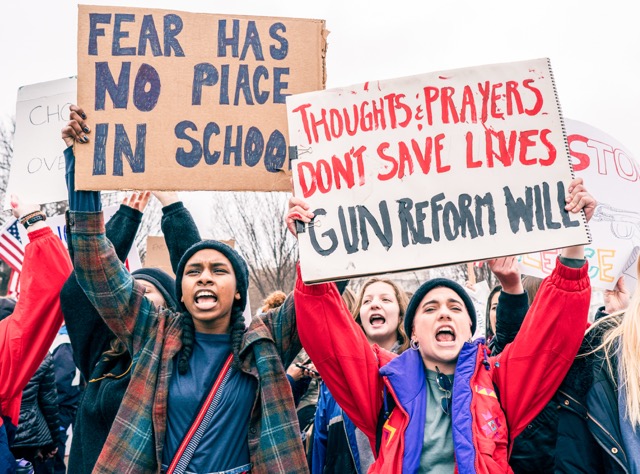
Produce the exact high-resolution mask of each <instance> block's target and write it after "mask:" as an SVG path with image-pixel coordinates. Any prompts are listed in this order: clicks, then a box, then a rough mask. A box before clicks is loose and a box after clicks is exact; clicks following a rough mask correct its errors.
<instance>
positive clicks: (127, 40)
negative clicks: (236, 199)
mask: <svg viewBox="0 0 640 474" xmlns="http://www.w3.org/2000/svg"><path fill="white" fill-rule="evenodd" d="M325 36H326V30H325V29H324V21H322V20H306V19H295V18H271V17H250V16H241V15H212V14H200V13H187V12H179V11H168V10H156V9H139V8H125V7H104V6H89V5H80V6H79V10H78V78H79V81H78V102H79V105H80V106H82V107H83V109H84V110H85V112H86V113H87V116H88V121H89V124H90V125H91V128H92V132H91V134H90V140H91V142H92V143H90V144H89V145H86V146H78V147H76V148H77V150H76V152H77V154H78V155H79V156H78V160H77V167H76V184H77V187H78V189H85V190H86V189H92V190H105V189H148V190H234V191H243V190H244V191H283V190H288V189H289V188H290V181H289V180H290V176H291V175H290V166H289V156H288V137H287V126H286V118H287V117H286V108H285V98H286V97H287V96H288V95H290V94H296V93H301V92H307V91H314V90H319V89H322V88H323V87H324V80H325V79H324V55H325V49H326V41H325Z"/></svg>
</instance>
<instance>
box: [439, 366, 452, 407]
mask: <svg viewBox="0 0 640 474" xmlns="http://www.w3.org/2000/svg"><path fill="white" fill-rule="evenodd" d="M436 383H437V384H438V388H439V389H440V390H442V391H443V392H444V395H443V396H442V398H440V408H442V411H443V412H444V414H445V415H451V390H452V389H453V384H452V383H451V379H450V378H449V377H447V376H446V375H445V374H443V373H442V372H440V369H439V368H438V366H436Z"/></svg>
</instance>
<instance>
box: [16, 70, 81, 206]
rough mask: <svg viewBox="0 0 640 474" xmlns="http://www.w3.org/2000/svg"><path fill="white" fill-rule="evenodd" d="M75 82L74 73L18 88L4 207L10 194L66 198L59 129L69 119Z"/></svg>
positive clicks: (46, 199) (33, 198) (38, 199)
mask: <svg viewBox="0 0 640 474" xmlns="http://www.w3.org/2000/svg"><path fill="white" fill-rule="evenodd" d="M76 83H77V81H76V78H75V77H67V78H64V79H57V80H55V81H49V82H41V83H39V84H33V85H29V86H23V87H21V88H20V89H19V90H18V101H17V103H16V133H15V138H14V149H13V160H12V162H11V171H10V173H9V184H8V186H7V193H6V197H5V202H4V208H5V209H9V207H10V206H9V202H10V199H9V198H10V196H11V195H12V194H17V195H18V196H23V197H26V196H28V197H29V200H30V201H31V202H36V203H38V204H45V203H49V202H57V201H63V200H65V199H67V187H66V184H65V179H64V174H65V168H64V155H63V151H64V149H65V144H64V142H63V141H62V139H61V138H60V132H61V130H62V128H63V127H64V126H65V125H66V123H67V122H68V121H69V106H71V105H72V104H74V103H75V102H76Z"/></svg>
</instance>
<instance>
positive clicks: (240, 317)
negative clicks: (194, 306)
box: [178, 304, 245, 375]
mask: <svg viewBox="0 0 640 474" xmlns="http://www.w3.org/2000/svg"><path fill="white" fill-rule="evenodd" d="M229 327H230V328H231V350H232V351H233V367H234V368H235V369H239V368H240V349H241V347H242V338H243V337H244V332H245V325H244V314H243V310H242V309H240V307H239V306H238V305H235V304H234V305H233V307H232V308H231V321H230V323H229ZM195 339H196V328H195V326H194V325H193V317H192V316H191V314H189V312H188V311H183V312H182V349H180V354H179V356H178V373H179V374H180V375H184V374H186V373H187V372H188V370H189V358H190V357H191V353H192V352H193V344H194V342H195Z"/></svg>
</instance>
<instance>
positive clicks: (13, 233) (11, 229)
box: [0, 217, 24, 297]
mask: <svg viewBox="0 0 640 474" xmlns="http://www.w3.org/2000/svg"><path fill="white" fill-rule="evenodd" d="M0 258H1V259H2V260H4V261H5V262H6V263H7V265H9V266H10V267H11V276H10V277H9V287H8V288H7V294H8V295H12V296H15V297H17V296H18V295H19V293H20V272H21V271H22V261H23V260H24V246H23V245H22V241H21V240H20V233H19V232H18V219H16V218H15V217H14V218H12V219H11V220H9V221H7V222H6V223H5V225H4V226H3V227H2V229H1V230H0Z"/></svg>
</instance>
